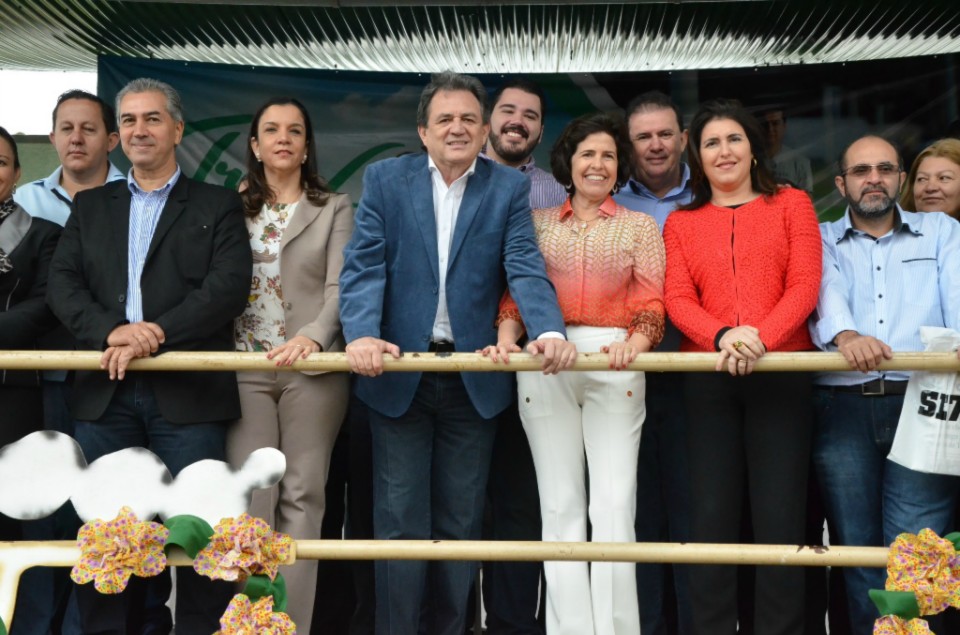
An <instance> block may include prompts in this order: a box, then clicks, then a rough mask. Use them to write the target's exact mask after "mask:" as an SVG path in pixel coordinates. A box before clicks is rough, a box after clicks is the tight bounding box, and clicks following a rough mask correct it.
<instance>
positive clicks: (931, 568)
mask: <svg viewBox="0 0 960 635" xmlns="http://www.w3.org/2000/svg"><path fill="white" fill-rule="evenodd" d="M886 589H887V590H888V591H913V592H914V594H915V595H916V596H917V604H918V605H919V607H920V615H935V614H937V613H940V612H941V611H943V610H944V609H946V608H947V607H948V606H953V607H957V608H960V557H958V555H957V552H956V549H955V547H954V545H953V543H951V542H950V541H949V540H946V539H944V538H941V537H940V536H938V535H937V534H936V533H935V532H934V531H932V530H930V529H922V530H921V531H920V533H918V534H916V535H914V534H900V535H899V536H898V537H897V539H896V540H895V541H894V542H893V544H892V545H890V558H889V560H888V561H887V584H886ZM897 632H899V631H897ZM903 632H908V631H903ZM909 632H913V631H909Z"/></svg>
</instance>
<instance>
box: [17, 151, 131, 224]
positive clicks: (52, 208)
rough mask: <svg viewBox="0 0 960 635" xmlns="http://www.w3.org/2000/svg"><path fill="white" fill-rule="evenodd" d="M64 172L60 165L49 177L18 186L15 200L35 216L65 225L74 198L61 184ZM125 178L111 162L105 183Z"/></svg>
mask: <svg viewBox="0 0 960 635" xmlns="http://www.w3.org/2000/svg"><path fill="white" fill-rule="evenodd" d="M62 174H63V166H60V167H58V168H57V169H56V170H54V171H53V173H52V174H51V175H50V176H48V177H47V178H45V179H40V180H38V181H33V182H31V183H28V184H27V185H24V186H23V187H20V188H17V191H16V192H15V193H14V195H13V200H15V201H16V202H17V203H18V204H19V205H20V207H22V208H23V209H25V210H26V211H27V213H28V214H30V215H31V216H33V217H34V218H45V219H47V220H48V221H52V222H54V223H56V224H57V225H60V226H61V227H63V226H64V225H66V224H67V219H68V218H69V217H70V204H71V202H72V199H71V198H70V195H69V194H67V191H66V190H65V189H63V187H61V186H60V175H62ZM124 178H126V177H125V176H124V174H123V172H121V171H120V170H118V169H117V166H115V165H114V164H112V163H111V164H110V168H109V170H108V171H107V180H106V181H104V183H110V182H111V181H119V180H121V179H124Z"/></svg>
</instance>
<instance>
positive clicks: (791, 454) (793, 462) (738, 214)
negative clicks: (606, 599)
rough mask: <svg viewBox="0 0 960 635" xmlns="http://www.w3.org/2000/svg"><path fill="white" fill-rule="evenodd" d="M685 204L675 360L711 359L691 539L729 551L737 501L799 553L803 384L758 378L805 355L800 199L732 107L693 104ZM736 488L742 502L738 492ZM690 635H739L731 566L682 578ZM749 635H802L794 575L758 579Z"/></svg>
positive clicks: (692, 403) (698, 382)
mask: <svg viewBox="0 0 960 635" xmlns="http://www.w3.org/2000/svg"><path fill="white" fill-rule="evenodd" d="M689 148H690V174H691V180H692V183H693V192H694V195H693V200H692V202H691V203H690V204H689V205H686V206H685V207H683V208H681V210H682V211H678V212H676V213H674V214H671V215H670V217H669V218H668V219H667V222H666V226H665V227H664V232H663V237H664V242H665V243H666V247H667V276H666V286H665V296H666V303H667V311H668V313H669V315H670V319H671V320H672V321H673V323H674V324H676V325H677V327H678V328H679V329H680V331H681V333H682V335H683V340H682V342H681V346H680V350H681V351H700V352H704V351H717V352H719V355H718V357H717V365H716V370H717V371H726V372H725V373H722V374H721V373H719V372H718V373H687V374H685V375H684V378H685V389H684V391H685V399H684V402H685V405H686V408H687V421H688V435H689V438H688V443H689V450H690V465H691V485H692V491H691V499H690V500H691V503H692V505H691V512H692V519H691V520H692V526H691V537H692V539H693V540H694V541H696V542H708V543H735V542H738V541H739V538H740V535H741V534H740V520H741V513H742V509H743V500H742V495H743V492H744V491H747V492H748V495H749V497H750V509H751V513H752V521H753V533H754V536H755V537H756V540H757V542H760V543H770V544H802V543H803V542H804V513H805V510H806V504H805V501H806V493H807V470H808V465H809V462H810V444H811V435H812V405H811V403H812V394H811V393H812V391H811V378H810V376H809V375H808V374H806V373H758V374H756V375H751V371H752V370H753V367H754V364H755V363H756V362H757V360H758V359H760V358H761V357H762V356H763V355H764V354H765V353H766V352H767V351H804V350H812V349H813V344H812V342H811V341H810V335H809V333H808V332H807V326H806V321H807V317H808V316H809V315H810V313H811V312H812V311H813V309H814V307H815V306H816V303H817V294H818V291H819V287H820V271H821V267H822V263H821V244H820V230H819V227H818V225H817V217H816V213H815V212H814V210H813V206H812V204H811V203H810V199H809V197H808V196H807V195H806V194H805V193H804V192H802V191H800V190H797V189H793V188H790V187H778V186H777V185H776V183H775V181H774V178H773V176H772V175H771V174H770V173H769V172H768V169H767V167H766V166H767V161H766V158H767V157H766V156H765V151H764V145H763V137H762V136H761V133H760V127H759V124H758V123H757V121H756V119H754V117H753V116H752V115H750V114H749V113H748V112H747V111H746V110H744V108H743V107H742V106H741V105H740V103H739V102H737V101H730V100H715V101H710V102H707V103H705V104H703V105H702V106H701V107H700V110H699V111H698V112H697V114H696V116H694V118H693V121H692V123H691V125H690V146H689ZM745 485H746V489H745V487H744V486H745ZM690 587H691V592H692V600H693V623H694V632H695V633H696V634H697V635H733V634H734V633H736V632H737V573H736V568H735V567H733V566H719V565H697V566H696V567H694V566H692V565H691V575H690ZM753 606H754V607H755V613H756V617H755V628H756V632H757V633H758V634H759V635H788V634H789V635H800V634H802V633H803V632H804V574H803V571H802V570H801V569H799V568H797V567H758V568H757V583H756V599H755V601H754V603H753Z"/></svg>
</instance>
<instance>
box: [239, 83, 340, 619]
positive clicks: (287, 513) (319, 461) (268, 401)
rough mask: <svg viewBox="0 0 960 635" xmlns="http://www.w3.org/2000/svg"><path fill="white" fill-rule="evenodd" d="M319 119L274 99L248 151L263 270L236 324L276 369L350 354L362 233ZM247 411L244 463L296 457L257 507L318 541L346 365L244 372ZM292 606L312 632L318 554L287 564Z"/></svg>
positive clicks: (247, 200)
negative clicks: (332, 171)
mask: <svg viewBox="0 0 960 635" xmlns="http://www.w3.org/2000/svg"><path fill="white" fill-rule="evenodd" d="M315 155H316V152H315V151H314V147H313V127H312V124H311V123H310V116H309V114H308V113H307V111H306V109H305V108H304V107H303V105H302V104H301V103H300V102H298V101H297V100H295V99H287V98H284V99H271V100H270V101H268V102H267V103H266V104H264V105H263V106H262V107H261V108H260V110H258V111H257V113H256V115H254V118H253V122H252V123H251V126H250V145H249V149H248V151H247V177H246V179H245V181H244V185H243V187H242V190H243V191H242V192H241V195H242V197H243V202H244V211H245V214H246V221H247V229H248V231H249V235H250V246H251V248H252V250H253V276H252V281H251V285H250V297H249V299H248V301H247V308H246V310H245V311H244V313H243V315H241V316H240V317H239V318H237V321H236V328H235V332H236V343H237V350H239V351H263V352H265V353H266V355H267V358H268V359H271V360H274V361H275V363H276V365H277V366H278V367H280V366H288V365H290V364H292V363H293V362H294V361H295V360H297V359H300V358H306V357H307V356H308V355H309V354H310V353H315V352H318V351H342V350H343V348H344V341H343V334H342V332H341V329H340V319H339V306H338V301H337V299H338V292H339V287H338V282H337V280H338V277H339V275H340V266H341V264H342V262H343V246H344V245H345V244H346V242H347V240H348V239H349V238H350V234H351V232H352V231H353V206H352V205H351V203H350V199H349V197H348V196H346V195H345V194H336V193H332V192H330V190H329V188H328V187H327V185H326V183H325V182H324V181H323V180H322V179H321V178H320V177H319V176H318V175H317V169H316V159H315ZM237 377H238V381H239V383H240V403H241V407H242V411H243V414H242V418H241V419H240V420H239V421H238V422H237V423H236V424H235V425H234V426H233V427H232V428H231V430H230V432H229V434H228V437H227V456H228V458H229V460H230V462H231V463H232V464H233V465H235V466H239V465H240V464H242V463H243V461H244V460H245V459H246V458H247V456H248V455H249V454H250V453H251V452H253V451H254V450H256V449H258V448H262V447H272V448H277V449H279V450H281V451H282V452H283V453H284V454H285V455H286V457H287V471H286V474H285V475H284V477H283V480H282V481H281V482H280V484H279V485H278V486H277V487H275V488H274V489H273V490H257V491H256V492H255V493H254V497H253V503H252V504H251V507H250V513H251V514H252V515H255V516H259V517H261V518H264V519H265V520H267V521H268V522H269V523H270V525H271V526H272V527H273V528H274V529H276V530H279V531H282V532H284V533H287V534H290V535H291V536H293V537H294V538H301V539H304V538H319V537H320V524H321V522H322V520H323V512H324V486H325V484H326V480H327V471H328V468H329V463H330V453H331V451H332V449H333V444H334V441H335V439H336V437H337V432H338V431H339V429H340V423H341V421H342V420H343V417H344V414H345V412H346V408H347V401H348V396H349V377H348V376H347V374H346V373H306V372H290V371H275V372H241V373H238V375H237ZM282 573H283V575H284V578H285V579H286V581H287V591H288V595H289V599H290V602H289V606H288V609H287V612H288V613H289V614H290V616H291V617H292V618H293V620H294V621H295V622H296V624H297V630H298V631H299V632H301V633H309V632H310V621H311V616H312V613H313V599H314V593H315V588H316V580H317V563H316V561H309V560H304V561H298V562H297V564H295V565H293V566H291V567H284V570H283V572H282Z"/></svg>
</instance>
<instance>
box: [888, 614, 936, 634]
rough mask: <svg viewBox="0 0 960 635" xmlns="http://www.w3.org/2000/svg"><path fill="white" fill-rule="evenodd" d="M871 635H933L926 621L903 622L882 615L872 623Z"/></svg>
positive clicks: (897, 618) (894, 617)
mask: <svg viewBox="0 0 960 635" xmlns="http://www.w3.org/2000/svg"><path fill="white" fill-rule="evenodd" d="M873 635H933V631H931V630H930V625H929V624H927V620H921V619H919V618H918V619H913V620H905V619H903V618H902V617H897V616H896V615H884V616H883V617H881V618H880V619H878V620H877V621H876V622H874V623H873Z"/></svg>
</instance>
